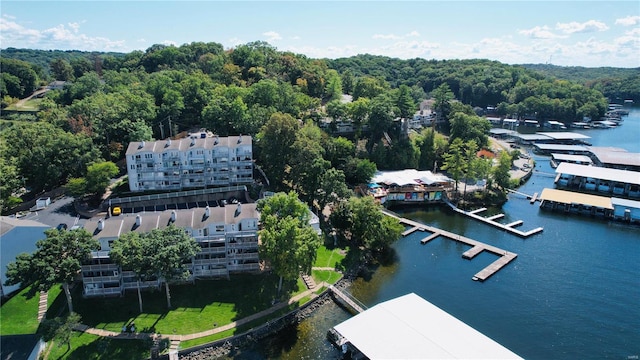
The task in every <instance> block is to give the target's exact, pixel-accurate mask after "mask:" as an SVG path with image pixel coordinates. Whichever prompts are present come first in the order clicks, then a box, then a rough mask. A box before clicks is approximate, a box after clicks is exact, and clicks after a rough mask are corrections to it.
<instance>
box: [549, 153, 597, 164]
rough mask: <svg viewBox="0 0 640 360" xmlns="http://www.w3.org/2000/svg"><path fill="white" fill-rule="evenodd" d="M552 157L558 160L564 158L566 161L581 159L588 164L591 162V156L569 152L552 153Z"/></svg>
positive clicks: (580, 160)
mask: <svg viewBox="0 0 640 360" xmlns="http://www.w3.org/2000/svg"><path fill="white" fill-rule="evenodd" d="M551 157H552V158H554V159H556V160H564V161H579V162H583V163H587V164H591V163H592V162H593V161H591V158H590V157H588V156H586V155H569V154H556V153H552V154H551Z"/></svg>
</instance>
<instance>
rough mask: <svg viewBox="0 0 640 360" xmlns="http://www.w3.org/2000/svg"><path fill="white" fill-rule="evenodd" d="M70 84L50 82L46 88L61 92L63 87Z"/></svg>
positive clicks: (57, 81)
mask: <svg viewBox="0 0 640 360" xmlns="http://www.w3.org/2000/svg"><path fill="white" fill-rule="evenodd" d="M70 84H71V83H70V82H68V81H59V80H56V81H52V82H50V83H49V85H48V86H47V88H49V89H50V90H62V89H64V87H65V86H67V85H70Z"/></svg>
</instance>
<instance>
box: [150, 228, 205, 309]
mask: <svg viewBox="0 0 640 360" xmlns="http://www.w3.org/2000/svg"><path fill="white" fill-rule="evenodd" d="M144 237H145V240H144V242H145V244H144V245H146V246H147V247H148V249H149V250H150V251H149V253H148V256H149V261H150V263H151V266H152V267H151V271H150V272H151V273H154V274H157V275H158V276H159V277H161V278H163V279H164V286H165V292H166V294H167V308H171V292H170V291H169V283H170V282H171V281H176V280H184V279H187V278H188V277H189V268H188V267H189V264H188V263H187V262H188V261H189V260H191V258H192V257H194V256H195V255H196V254H197V253H198V251H200V247H199V246H198V244H197V243H196V241H195V240H194V238H193V237H191V236H189V235H188V234H187V233H186V232H185V231H184V229H181V228H178V227H176V226H174V225H170V226H168V227H166V228H164V229H155V230H152V231H151V232H150V233H147V234H145V235H144Z"/></svg>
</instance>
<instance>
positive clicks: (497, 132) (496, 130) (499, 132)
mask: <svg viewBox="0 0 640 360" xmlns="http://www.w3.org/2000/svg"><path fill="white" fill-rule="evenodd" d="M489 133H491V134H494V135H510V134H515V133H516V132H515V131H514V130H509V129H500V128H493V129H489Z"/></svg>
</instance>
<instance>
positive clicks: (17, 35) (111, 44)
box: [0, 16, 130, 51]
mask: <svg viewBox="0 0 640 360" xmlns="http://www.w3.org/2000/svg"><path fill="white" fill-rule="evenodd" d="M67 26H68V27H67ZM67 26H65V25H63V24H60V25H58V26H55V27H52V28H49V29H45V30H37V29H30V28H27V27H24V26H22V25H20V24H19V23H17V22H15V21H13V20H11V18H10V17H8V16H3V17H1V18H0V43H2V45H3V46H5V47H18V48H34V49H58V50H83V51H92V50H100V51H130V49H128V48H126V47H125V41H124V40H117V41H115V40H110V39H108V38H105V37H92V36H88V35H86V34H83V33H81V32H80V23H69V24H67Z"/></svg>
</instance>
